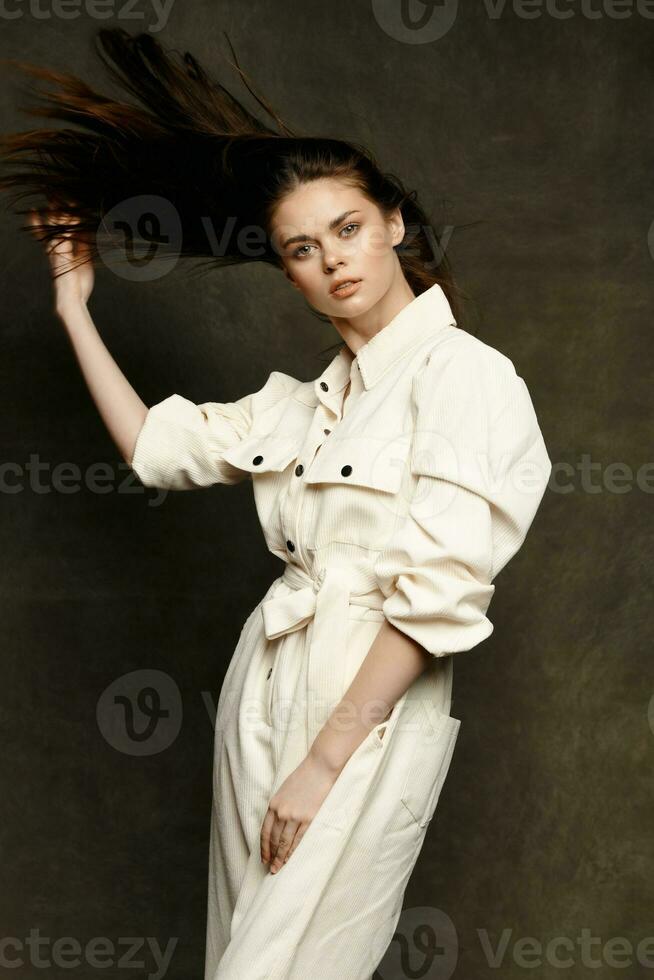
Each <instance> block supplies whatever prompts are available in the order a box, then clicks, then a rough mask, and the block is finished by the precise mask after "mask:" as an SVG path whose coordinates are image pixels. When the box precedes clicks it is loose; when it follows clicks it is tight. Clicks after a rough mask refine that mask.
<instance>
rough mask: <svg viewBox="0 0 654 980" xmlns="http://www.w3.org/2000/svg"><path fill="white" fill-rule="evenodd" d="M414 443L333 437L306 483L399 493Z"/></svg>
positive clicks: (400, 439) (398, 439)
mask: <svg viewBox="0 0 654 980" xmlns="http://www.w3.org/2000/svg"><path fill="white" fill-rule="evenodd" d="M409 448H410V439H409V437H408V436H397V437H392V438H388V439H382V438H378V437H377V438H375V437H371V436H368V435H366V436H332V437H331V438H330V439H328V440H327V441H326V442H324V443H323V444H322V446H321V448H320V449H319V451H318V452H317V453H316V456H315V457H314V459H313V462H312V463H311V465H310V466H309V468H308V470H307V473H306V475H305V477H304V480H305V482H306V483H340V484H343V485H344V486H346V485H352V484H354V485H356V486H358V487H368V488H369V489H371V490H381V491H383V492H384V493H397V492H398V490H399V489H400V487H401V486H402V479H403V476H404V472H405V468H406V466H407V457H408V454H409Z"/></svg>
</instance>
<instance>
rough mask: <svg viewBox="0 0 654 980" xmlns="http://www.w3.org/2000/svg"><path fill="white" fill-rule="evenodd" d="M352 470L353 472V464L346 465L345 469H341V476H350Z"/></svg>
mask: <svg viewBox="0 0 654 980" xmlns="http://www.w3.org/2000/svg"><path fill="white" fill-rule="evenodd" d="M351 472H352V467H351V466H344V467H343V469H342V470H341V476H349V475H350V473H351Z"/></svg>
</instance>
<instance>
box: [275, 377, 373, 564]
mask: <svg viewBox="0 0 654 980" xmlns="http://www.w3.org/2000/svg"><path fill="white" fill-rule="evenodd" d="M327 374H328V372H325V375H327ZM325 375H323V377H321V378H320V379H318V380H317V381H316V382H315V393H316V395H317V398H318V405H317V406H316V410H315V412H314V416H313V420H312V422H311V425H310V426H309V431H308V433H307V437H306V439H305V441H304V443H303V445H302V449H301V450H300V454H299V456H298V457H297V460H296V462H295V467H294V470H293V475H292V477H291V480H290V482H289V485H288V490H287V494H286V498H285V500H284V502H283V504H282V506H281V509H280V510H281V519H282V527H283V530H284V533H285V534H286V535H287V537H286V549H287V553H288V556H289V560H290V561H291V562H293V563H296V564H299V565H300V566H301V567H304V568H305V569H306V571H310V569H309V567H308V557H307V555H306V553H305V552H304V551H303V550H302V527H301V521H302V519H303V518H304V519H307V515H306V514H305V513H304V506H305V505H306V504H307V500H306V498H307V496H309V497H311V501H313V497H314V495H315V493H317V490H316V489H315V488H314V487H312V486H310V485H308V484H306V483H305V481H304V480H303V479H302V475H303V474H304V472H305V470H306V469H307V467H309V466H310V465H311V463H312V461H313V459H314V457H315V455H316V453H318V452H319V451H320V447H321V446H322V444H323V443H324V441H325V439H327V438H328V436H329V435H330V433H331V431H332V429H333V428H334V426H335V425H337V424H338V423H339V422H340V421H341V420H342V418H343V417H344V415H345V413H346V412H347V411H348V410H349V408H350V407H351V405H352V404H353V402H354V401H355V400H356V398H357V397H358V396H359V395H360V394H361V392H362V390H363V382H362V380H361V376H360V372H359V365H358V361H357V360H356V359H353V360H352V363H351V367H350V373H349V383H350V391H349V394H348V396H347V399H346V400H345V404H344V395H345V389H346V388H347V383H348V382H347V380H345V381H343V380H342V379H341V380H340V382H339V381H337V382H336V383H335V384H334V385H333V387H334V389H335V390H333V391H332V390H331V387H330V382H329V381H328V380H327V379H326V377H325ZM309 520H311V515H309Z"/></svg>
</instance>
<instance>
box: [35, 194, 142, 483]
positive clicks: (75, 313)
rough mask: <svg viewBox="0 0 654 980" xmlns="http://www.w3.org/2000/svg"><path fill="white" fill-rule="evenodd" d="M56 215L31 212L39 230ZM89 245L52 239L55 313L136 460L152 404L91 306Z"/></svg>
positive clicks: (110, 423) (120, 441) (125, 450)
mask: <svg viewBox="0 0 654 980" xmlns="http://www.w3.org/2000/svg"><path fill="white" fill-rule="evenodd" d="M43 223H45V224H52V223H56V219H54V218H52V217H50V218H46V219H45V222H44V220H43V217H42V216H41V215H40V214H39V213H38V212H36V211H34V212H32V216H31V218H30V224H31V225H32V227H33V230H34V234H35V235H37V237H38V234H37V228H38V227H39V225H42V224H43ZM86 251H88V248H87V246H85V245H84V244H83V243H82V242H80V241H78V240H77V239H74V238H72V237H70V238H69V237H58V238H55V239H53V240H52V241H51V242H50V243H48V245H47V248H46V252H47V255H48V259H49V262H50V268H51V271H52V276H53V286H54V291H55V302H54V306H55V313H56V314H57V316H58V317H59V319H60V320H61V322H62V323H63V325H64V327H65V329H66V332H67V334H68V337H69V340H70V342H71V344H72V347H73V350H74V352H75V356H76V357H77V361H78V364H79V366H80V369H81V371H82V374H83V376H84V380H85V381H86V384H87V386H88V389H89V391H90V393H91V397H92V398H93V400H94V402H95V404H96V407H97V409H98V411H99V413H100V415H101V417H102V420H103V422H104V423H105V425H106V426H107V429H108V430H109V434H110V436H111V438H112V439H113V441H114V442H115V444H116V446H117V448H118V450H119V451H120V454H121V455H122V457H123V459H124V460H125V461H126V462H127V463H128V464H129V465H130V466H131V463H132V458H133V455H134V447H135V445H136V439H137V436H138V434H139V432H140V431H141V428H142V426H143V423H144V421H145V418H146V415H147V414H148V406H147V405H146V404H145V403H144V402H143V401H142V400H141V399H140V398H139V396H138V395H137V393H136V392H135V391H134V389H133V388H132V386H131V384H130V383H129V381H128V380H127V378H126V377H125V375H124V374H123V372H122V371H121V370H120V368H119V367H118V365H117V364H116V362H115V360H114V359H113V357H112V356H111V354H110V353H109V351H108V350H107V348H106V346H105V344H104V342H103V340H102V338H101V337H100V334H99V333H98V330H97V328H96V326H95V324H94V322H93V320H92V318H91V315H90V313H89V311H88V308H87V305H86V304H87V300H88V298H89V296H90V295H91V292H92V291H93V284H94V271H93V263H92V262H90V261H86V262H85V261H84V255H85V252H86Z"/></svg>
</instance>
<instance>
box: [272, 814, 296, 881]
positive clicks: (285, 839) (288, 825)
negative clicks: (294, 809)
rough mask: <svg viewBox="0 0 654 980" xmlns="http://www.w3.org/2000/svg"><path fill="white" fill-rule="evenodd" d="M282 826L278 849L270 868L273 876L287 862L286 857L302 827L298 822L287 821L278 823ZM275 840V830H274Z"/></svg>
mask: <svg viewBox="0 0 654 980" xmlns="http://www.w3.org/2000/svg"><path fill="white" fill-rule="evenodd" d="M277 822H278V823H279V825H280V826H281V831H280V833H279V837H278V842H277V847H276V848H275V851H274V858H273V863H272V864H271V866H270V870H271V872H272V874H275V872H276V871H279V869H280V868H281V866H282V865H283V864H284V862H285V861H286V857H287V855H288V853H289V851H290V848H291V845H292V843H293V841H294V839H295V834H296V832H297V829H298V827H299V826H300V824H299V822H298V821H297V820H286V821H284V822H283V823H282V821H277ZM273 840H274V830H273Z"/></svg>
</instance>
